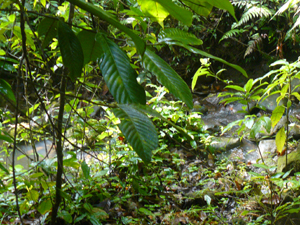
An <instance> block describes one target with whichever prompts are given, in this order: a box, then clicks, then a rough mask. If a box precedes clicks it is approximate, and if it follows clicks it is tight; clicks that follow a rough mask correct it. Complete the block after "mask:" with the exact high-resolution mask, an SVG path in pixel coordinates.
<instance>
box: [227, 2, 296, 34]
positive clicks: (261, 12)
mask: <svg viewBox="0 0 300 225" xmlns="http://www.w3.org/2000/svg"><path fill="white" fill-rule="evenodd" d="M299 1H300V0H299ZM271 15H272V11H271V10H270V9H268V8H267V7H265V6H261V7H258V6H252V7H251V8H250V9H248V10H247V12H245V13H244V14H243V15H242V18H241V19H240V21H239V22H238V23H237V24H236V25H235V27H233V28H236V27H238V26H241V25H242V24H244V23H247V22H248V21H249V20H251V19H253V18H254V17H269V16H271Z"/></svg>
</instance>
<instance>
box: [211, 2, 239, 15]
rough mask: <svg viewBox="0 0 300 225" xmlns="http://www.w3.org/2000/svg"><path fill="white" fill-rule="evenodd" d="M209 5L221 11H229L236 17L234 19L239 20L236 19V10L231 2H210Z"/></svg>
mask: <svg viewBox="0 0 300 225" xmlns="http://www.w3.org/2000/svg"><path fill="white" fill-rule="evenodd" d="M209 3H210V4H212V5H213V6H215V7H217V8H219V9H224V10H227V11H228V12H229V13H230V14H231V15H232V16H233V17H234V19H235V20H237V19H236V17H235V12H234V8H233V6H232V4H231V3H230V1H229V0H213V1H211V0H209Z"/></svg>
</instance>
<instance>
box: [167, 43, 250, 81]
mask: <svg viewBox="0 0 300 225" xmlns="http://www.w3.org/2000/svg"><path fill="white" fill-rule="evenodd" d="M169 44H171V43H169ZM172 44H173V45H178V46H181V47H184V48H186V49H187V50H189V51H190V52H193V53H195V54H199V55H203V56H205V57H207V58H211V59H214V60H217V61H219V62H221V63H224V64H226V65H228V66H231V67H232V68H234V69H236V70H238V71H240V72H241V73H242V74H243V75H244V76H245V77H248V75H247V73H246V71H245V70H244V69H243V68H242V67H240V66H238V65H234V64H232V63H229V62H227V61H225V60H224V59H221V58H219V57H216V56H213V55H211V54H209V53H207V52H204V51H201V50H199V49H197V48H194V47H191V46H189V45H185V44H182V43H179V42H174V43H172Z"/></svg>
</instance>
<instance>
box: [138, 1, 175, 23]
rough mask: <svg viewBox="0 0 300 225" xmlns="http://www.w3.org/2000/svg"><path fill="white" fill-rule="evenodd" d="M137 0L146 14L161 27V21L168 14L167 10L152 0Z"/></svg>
mask: <svg viewBox="0 0 300 225" xmlns="http://www.w3.org/2000/svg"><path fill="white" fill-rule="evenodd" d="M137 2H138V4H139V5H140V7H141V10H142V11H143V13H144V14H145V15H146V16H149V17H150V18H151V19H154V21H157V22H158V23H159V24H160V25H161V26H162V27H163V21H164V19H165V18H166V17H167V16H168V15H169V12H168V11H167V10H165V9H164V7H162V6H161V5H160V4H159V3H157V2H155V1H154V0H137Z"/></svg>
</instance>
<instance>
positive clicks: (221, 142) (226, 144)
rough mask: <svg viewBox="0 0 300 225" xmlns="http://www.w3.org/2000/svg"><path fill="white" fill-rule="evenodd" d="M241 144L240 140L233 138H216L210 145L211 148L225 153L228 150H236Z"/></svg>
mask: <svg viewBox="0 0 300 225" xmlns="http://www.w3.org/2000/svg"><path fill="white" fill-rule="evenodd" d="M240 144H241V141H240V139H239V138H233V137H214V138H212V141H211V143H210V147H212V148H214V149H215V150H216V151H224V150H228V149H232V148H235V147H237V146H239V145H240Z"/></svg>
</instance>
